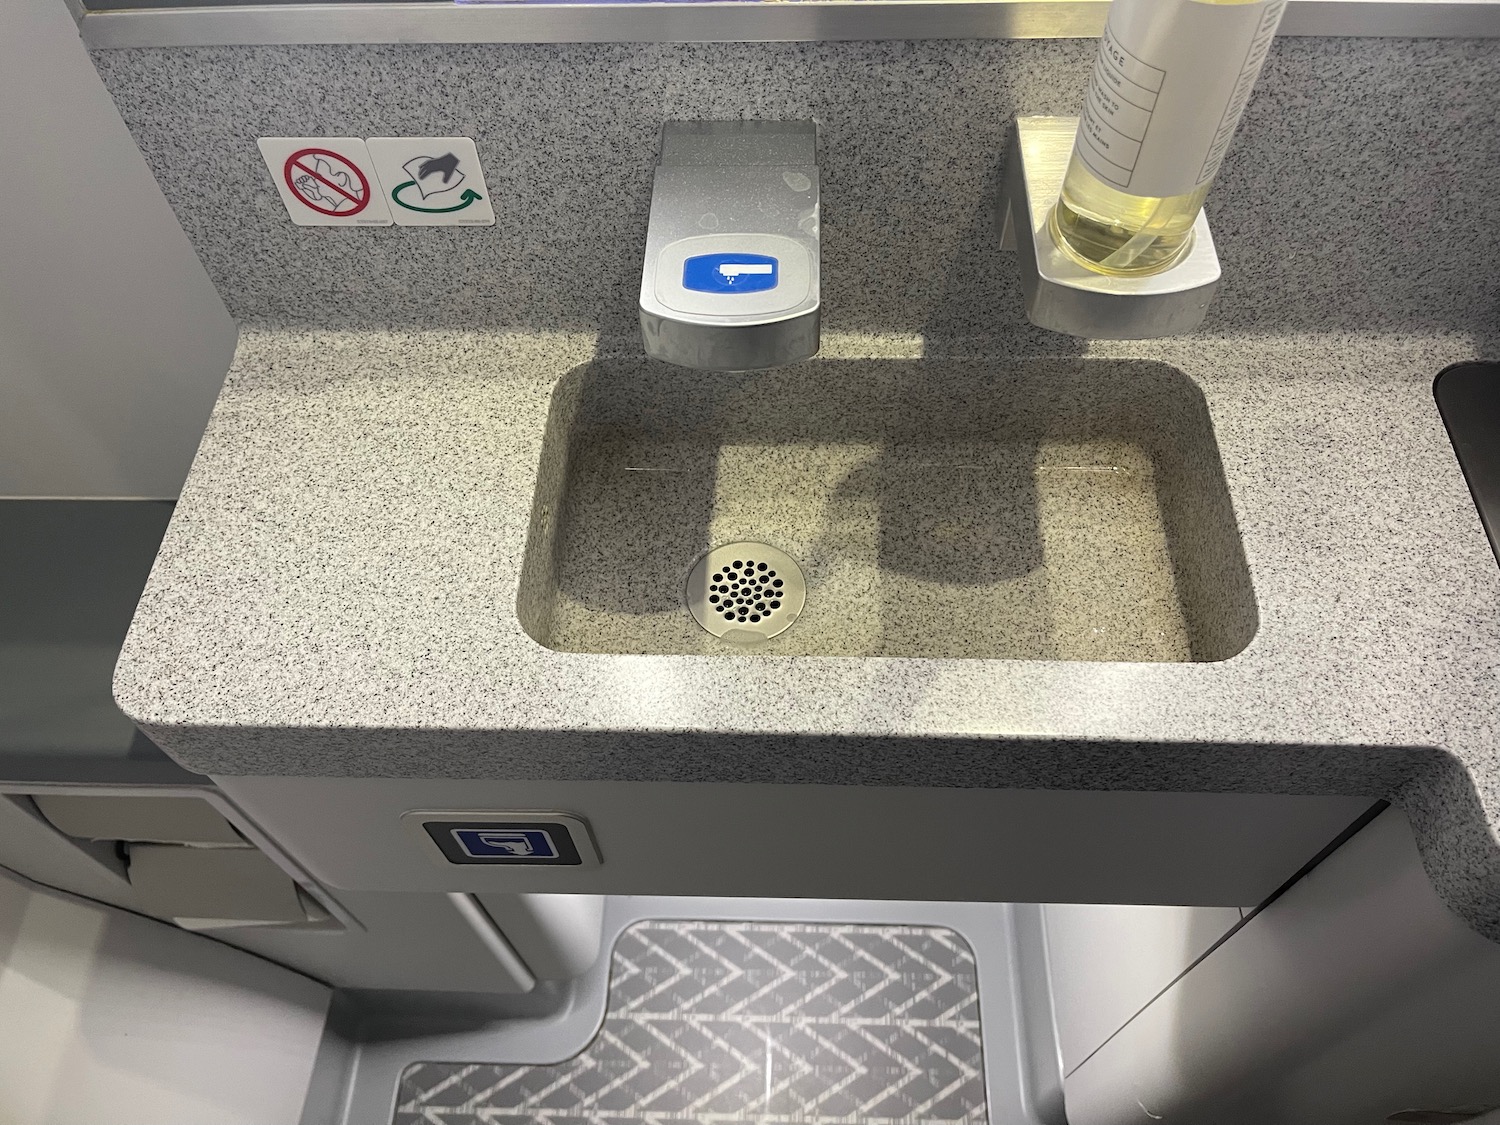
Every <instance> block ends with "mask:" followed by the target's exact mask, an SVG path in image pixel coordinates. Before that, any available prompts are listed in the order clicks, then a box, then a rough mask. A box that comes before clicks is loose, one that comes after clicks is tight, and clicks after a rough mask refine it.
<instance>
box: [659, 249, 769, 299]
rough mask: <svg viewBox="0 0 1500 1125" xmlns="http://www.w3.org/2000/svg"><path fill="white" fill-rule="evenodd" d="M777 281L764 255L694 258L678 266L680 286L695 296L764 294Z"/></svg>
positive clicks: (767, 258)
mask: <svg viewBox="0 0 1500 1125" xmlns="http://www.w3.org/2000/svg"><path fill="white" fill-rule="evenodd" d="M780 280H781V269H780V263H779V262H777V260H776V259H775V258H773V257H771V256H770V255H768V254H698V255H696V256H695V257H692V258H689V259H688V260H687V261H685V262H683V263H682V285H683V288H684V289H692V290H694V291H695V292H698V293H764V292H765V291H766V290H767V289H775V288H776V285H777V283H778V282H779V281H780Z"/></svg>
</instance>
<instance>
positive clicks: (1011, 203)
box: [995, 117, 1219, 340]
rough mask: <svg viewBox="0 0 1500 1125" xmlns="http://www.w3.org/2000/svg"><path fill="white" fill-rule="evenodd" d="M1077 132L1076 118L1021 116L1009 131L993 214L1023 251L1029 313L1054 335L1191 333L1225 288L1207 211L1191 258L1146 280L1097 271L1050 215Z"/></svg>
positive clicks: (1008, 244) (1012, 246)
mask: <svg viewBox="0 0 1500 1125" xmlns="http://www.w3.org/2000/svg"><path fill="white" fill-rule="evenodd" d="M1077 131H1078V118H1076V117H1018V118H1016V121H1015V128H1014V129H1012V130H1011V138H1010V146H1009V148H1008V150H1007V152H1006V158H1005V175H1004V179H1003V180H1002V181H1001V187H1000V198H999V199H998V200H997V201H996V216H995V217H996V221H997V222H998V223H999V224H1000V245H1001V248H1002V249H1005V250H1014V251H1015V252H1016V253H1017V254H1018V255H1019V256H1020V267H1021V290H1022V292H1023V293H1025V295H1026V315H1027V317H1028V318H1030V320H1031V322H1032V323H1033V324H1036V325H1039V326H1040V327H1042V328H1049V329H1051V330H1052V331H1054V332H1065V333H1067V334H1068V335H1070V336H1085V337H1089V338H1092V339H1102V340H1147V339H1152V338H1154V337H1158V336H1180V335H1183V334H1184V333H1188V332H1192V331H1193V330H1194V329H1196V328H1197V327H1198V326H1199V325H1200V324H1202V323H1203V317H1204V315H1205V314H1206V313H1207V312H1208V305H1209V302H1210V301H1212V300H1213V297H1214V292H1215V291H1216V290H1217V289H1218V287H1219V255H1218V252H1217V251H1216V250H1215V249H1214V240H1213V235H1211V234H1210V233H1209V230H1208V219H1207V218H1206V217H1205V216H1204V215H1203V214H1201V213H1200V214H1199V215H1198V220H1197V222H1196V223H1195V224H1194V227H1193V245H1192V248H1191V249H1190V250H1189V251H1188V253H1187V256H1186V257H1185V258H1183V259H1182V261H1180V262H1178V263H1177V264H1176V265H1175V266H1172V267H1171V268H1170V269H1167V270H1163V271H1162V272H1161V273H1156V274H1148V275H1146V276H1144V277H1111V276H1108V275H1106V274H1101V273H1095V272H1093V271H1092V270H1088V269H1085V268H1084V267H1083V266H1081V265H1079V264H1078V263H1077V262H1075V261H1074V260H1073V259H1072V258H1070V257H1068V256H1067V255H1066V254H1065V253H1064V252H1063V251H1062V250H1061V249H1059V248H1058V246H1057V244H1056V243H1055V242H1054V241H1053V238H1052V234H1051V232H1050V231H1049V230H1048V228H1047V216H1048V213H1049V212H1050V211H1051V210H1052V205H1053V204H1054V203H1056V202H1057V197H1058V193H1059V192H1061V191H1062V182H1063V176H1064V175H1065V174H1066V172H1067V170H1068V159H1069V157H1070V156H1071V155H1072V152H1073V138H1074V135H1075V134H1076V133H1077ZM1017 216H1023V217H1024V218H1025V220H1026V221H1024V222H1017V221H1016V217H1017Z"/></svg>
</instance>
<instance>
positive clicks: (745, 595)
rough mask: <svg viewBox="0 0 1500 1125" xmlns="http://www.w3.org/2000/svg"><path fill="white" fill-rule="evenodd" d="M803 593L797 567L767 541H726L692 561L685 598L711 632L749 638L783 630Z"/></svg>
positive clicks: (797, 611) (727, 637)
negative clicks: (694, 562) (695, 561)
mask: <svg viewBox="0 0 1500 1125" xmlns="http://www.w3.org/2000/svg"><path fill="white" fill-rule="evenodd" d="M806 597H807V587H806V583H805V581H804V580H803V577H802V569H801V568H800V567H799V566H798V565H797V563H796V562H795V561H794V560H793V559H792V558H791V557H790V556H789V555H787V554H786V553H785V552H784V551H780V550H778V549H777V548H775V547H772V546H770V545H769V544H766V543H728V544H725V545H724V546H722V547H716V548H714V549H713V550H712V551H710V552H708V554H706V555H704V556H703V557H702V558H701V559H699V560H698V561H697V563H696V564H695V565H694V566H693V569H692V571H691V572H690V573H689V575H688V581H687V604H688V609H689V611H690V612H691V613H692V615H693V618H694V620H696V621H697V622H698V624H699V625H701V626H703V628H705V629H707V630H708V631H709V632H710V633H712V634H714V636H716V637H723V638H724V639H725V640H728V641H735V642H741V643H753V642H756V641H763V640H767V639H769V638H771V637H774V636H776V635H777V634H779V633H782V632H784V631H785V630H786V629H787V628H789V627H790V626H791V624H792V622H794V621H796V620H797V617H798V615H799V614H801V612H802V606H803V603H804V602H805V600H806Z"/></svg>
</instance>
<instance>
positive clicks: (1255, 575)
mask: <svg viewBox="0 0 1500 1125" xmlns="http://www.w3.org/2000/svg"><path fill="white" fill-rule="evenodd" d="M920 346H921V345H920V341H919V340H917V339H915V338H912V339H903V338H874V337H860V336H838V337H826V338H825V347H824V354H825V355H833V356H911V355H917V354H920ZM1478 346H1479V345H1476V343H1475V342H1474V341H1473V340H1472V339H1471V338H1469V337H1466V336H1458V335H1435V336H1428V337H1380V336H1364V337H1354V336H1347V335H1326V336H1320V335H1306V334H1304V335H1297V336H1287V337H1275V336H1269V335H1264V334H1260V335H1255V336H1253V337H1250V336H1223V337H1219V338H1213V337H1199V338H1189V339H1182V340H1176V341H1169V342H1158V343H1150V344H1146V343H1138V342H1137V343H1119V344H1094V345H1090V346H1089V349H1088V351H1087V354H1089V355H1100V356H1121V357H1125V356H1128V357H1133V358H1145V359H1158V360H1162V361H1165V362H1169V363H1172V364H1174V365H1176V366H1178V367H1179V368H1181V369H1182V370H1183V371H1185V372H1187V373H1188V374H1189V375H1191V376H1192V378H1193V379H1194V380H1195V381H1196V382H1197V383H1198V384H1199V386H1200V387H1201V388H1202V390H1203V392H1204V394H1205V395H1206V397H1207V401H1208V404H1209V409H1210V412H1211V415H1212V417H1213V421H1214V425H1215V428H1216V433H1217V438H1218V442H1219V446H1220V450H1221V453H1222V457H1223V462H1224V470H1225V475H1226V478H1227V481H1228V485H1229V490H1230V494H1231V497H1232V500H1233V503H1234V506H1235V510H1236V514H1237V518H1238V522H1239V527H1240V531H1241V533H1242V536H1243V540H1244V547H1245V552H1246V557H1247V559H1248V563H1249V567H1250V572H1251V577H1252V580H1253V583H1254V587H1255V593H1256V599H1257V602H1258V606H1259V613H1260V627H1259V631H1258V633H1257V634H1256V636H1255V638H1254V640H1253V641H1252V642H1251V643H1250V645H1249V647H1248V648H1247V649H1246V650H1245V651H1244V652H1243V653H1241V654H1240V655H1238V656H1235V657H1233V658H1232V659H1229V660H1227V661H1224V662H1220V663H1201V664H1122V663H1064V662H1052V661H1005V660H977V659H938V660H915V659H870V658H842V657H819V656H808V657H769V656H767V657H740V656H734V655H724V656H619V655H592V654H580V653H561V652H554V651H551V650H550V649H547V648H544V647H543V646H541V645H539V644H538V643H537V642H536V641H534V640H533V639H532V638H531V637H530V636H528V635H527V633H526V632H525V631H524V630H523V629H522V627H521V625H520V623H519V621H518V619H517V615H516V609H515V605H516V595H517V587H518V582H519V578H520V571H521V565H522V558H523V554H524V551H525V543H526V535H527V528H528V521H529V517H530V510H531V503H532V493H533V486H534V484H535V481H536V474H537V463H538V454H539V451H540V448H541V443H542V438H543V431H544V426H545V422H546V416H547V409H548V400H549V395H550V392H551V390H552V387H553V385H554V384H555V383H556V381H557V380H558V379H559V378H560V377H561V376H562V375H564V374H565V373H566V372H568V371H569V370H570V369H571V368H573V367H575V366H576V365H578V364H580V363H583V362H586V361H587V360H589V359H591V358H592V357H593V356H594V355H595V353H596V351H597V350H598V347H599V345H598V344H597V342H596V339H595V337H594V336H592V335H588V334H578V335H568V334H557V335H540V334H526V335H521V334H517V335H495V334H479V333H461V332H433V333H421V334H391V333H383V332H375V331H369V332H350V333H316V332H306V333H292V332H277V331H269V330H264V331H247V332H246V333H245V334H244V336H243V337H242V340H241V343H240V348H239V352H238V355H237V358H236V360H235V363H234V366H233V368H232V370H231V372H230V376H229V379H228V382H227V384H226V386H225V389H224V392H223V395H222V396H221V398H220V400H219V404H218V407H217V409H216V410H215V413H214V416H213V419H212V421H211V423H210V425H209V428H208V432H207V435H206V437H205V439H204V442H203V445H202V448H201V450H200V452H199V455H198V459H197V462H196V464H195V466H194V468H193V471H192V474H191V477H190V479H189V481H188V484H187V487H186V490H185V491H184V493H183V497H182V501H181V503H180V505H179V507H178V509H177V515H176V517H175V519H174V520H173V523H172V526H171V528H170V530H169V532H168V535H167V538H166V542H165V544H164V546H163V549H162V553H161V556H160V558H159V560H158V563H157V565H156V569H155V571H154V572H153V574H152V577H151V581H150V583H149V585H148V587H147V590H146V593H145V595H144V597H143V598H142V601H141V604H140V611H139V613H138V614H137V616H136V619H135V623H134V626H133V627H132V629H131V632H130V636H129V638H128V640H127V642H126V645H125V648H124V653H123V656H122V658H121V661H120V664H119V668H118V670H117V673H116V678H115V692H116V697H117V699H118V701H119V703H120V705H121V706H122V707H123V709H124V710H125V711H126V712H127V713H128V714H129V715H130V716H131V717H132V718H134V719H135V720H136V721H137V722H139V723H140V724H141V725H142V726H143V727H144V728H145V729H146V730H147V731H148V733H151V734H152V735H153V736H155V737H157V738H159V739H160V740H161V741H162V743H163V744H164V745H166V746H167V747H168V748H169V749H170V750H171V752H172V753H173V755H174V756H176V757H177V758H178V759H179V760H180V761H182V762H183V763H184V764H185V765H187V766H189V767H191V768H193V769H197V770H200V771H203V772H205V773H210V774H231V775H232V774H268V775H314V776H386V777H418V776H425V777H470V778H506V777H530V778H554V779H599V778H612V779H625V780H675V781H693V780H715V781H790V782H831V783H840V784H887V785H889V784H913V785H938V786H1023V787H1046V788H1059V789H1123V790H1183V791H1186V790H1192V791H1242V792H1280V793H1314V794H1346V795H1369V796H1371V797H1385V798H1389V799H1391V800H1393V801H1395V802H1396V803H1398V804H1399V805H1401V806H1402V807H1403V808H1404V809H1405V811H1406V812H1407V813H1408V815H1409V816H1410V818H1411V820H1412V823H1413V826H1414V828H1415V830H1416V833H1417V836H1418V840H1419V843H1420V845H1421V847H1422V849H1423V853H1424V856H1425V859H1426V862H1427V864H1428V868H1429V871H1430V873H1431V874H1432V876H1433V878H1434V881H1435V883H1436V884H1437V886H1438V887H1439V889H1440V891H1441V892H1442V894H1443V895H1444V897H1445V899H1446V900H1447V901H1448V902H1449V903H1450V904H1451V905H1452V906H1453V907H1454V908H1455V909H1456V910H1458V911H1460V912H1461V913H1462V914H1464V915H1465V916H1466V917H1467V918H1469V919H1470V920H1471V921H1472V922H1473V923H1474V924H1475V925H1476V926H1477V927H1478V928H1480V929H1481V930H1483V931H1484V932H1487V933H1489V934H1491V935H1495V936H1500V844H1497V841H1496V836H1495V831H1494V825H1495V824H1496V823H1500V761H1497V746H1500V741H1497V731H1500V717H1497V716H1500V708H1497V704H1500V683H1497V679H1496V663H1495V657H1496V654H1497V653H1500V568H1497V566H1496V564H1495V559H1494V557H1493V555H1492V554H1491V552H1490V549H1489V546H1488V543H1487V542H1486V540H1485V536H1484V533H1483V531H1482V529H1481V526H1480V523H1479V519H1478V516H1477V514H1476V512H1475V510H1474V508H1473V505H1472V503H1471V501H1470V499H1469V496H1468V493H1467V490H1466V487H1465V484H1464V481H1463V477H1462V474H1461V472H1460V470H1459V467H1458V465H1457V462H1456V460H1455V458H1454V456H1453V454H1452V451H1451V447H1450V445H1449V443H1448V439H1447V436H1446V434H1445V432H1444V430H1443V427H1442V424H1441V421H1440V419H1439V417H1438V414H1437V411H1436V409H1435V407H1434V404H1433V400H1432V395H1431V382H1432V378H1433V376H1434V375H1435V374H1436V373H1437V372H1438V371H1439V370H1440V369H1441V368H1442V367H1443V366H1445V365H1446V364H1448V363H1451V362H1454V361H1457V360H1461V359H1466V358H1472V357H1473V356H1474V355H1475V354H1476V348H1477V347H1478ZM996 362H997V363H1001V362H1003V363H1011V362H1023V360H1018V359H1016V358H1015V357H1013V356H1012V357H1008V358H1007V359H1005V360H1003V361H1000V360H997V361H996ZM684 377H685V378H690V377H691V376H690V375H689V374H687V373H684Z"/></svg>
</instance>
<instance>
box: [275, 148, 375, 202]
mask: <svg viewBox="0 0 1500 1125" xmlns="http://www.w3.org/2000/svg"><path fill="white" fill-rule="evenodd" d="M282 175H283V176H284V177H285V178H286V186H287V187H289V188H291V189H292V194H293V195H295V196H296V197H297V198H298V199H299V200H300V201H301V202H302V203H304V204H306V205H307V206H308V207H309V208H311V209H312V210H314V211H316V212H317V213H318V214H320V215H331V216H334V217H336V218H340V219H346V218H349V217H350V216H353V215H358V214H359V213H360V212H361V211H363V210H364V209H365V208H366V207H368V206H369V205H370V181H369V180H367V179H366V178H365V174H364V173H363V172H361V171H360V170H359V166H358V165H357V164H354V163H351V162H350V161H349V160H347V159H345V158H344V157H342V156H340V155H339V154H338V153H336V152H330V151H329V150H328V149H326V148H303V149H298V150H297V151H296V152H294V153H292V155H291V156H288V157H287V158H286V164H285V165H284V166H283V168H282Z"/></svg>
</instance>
